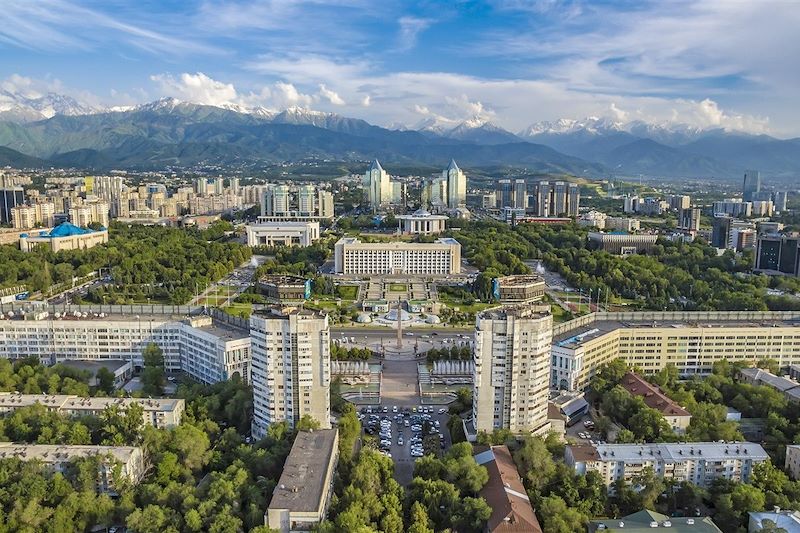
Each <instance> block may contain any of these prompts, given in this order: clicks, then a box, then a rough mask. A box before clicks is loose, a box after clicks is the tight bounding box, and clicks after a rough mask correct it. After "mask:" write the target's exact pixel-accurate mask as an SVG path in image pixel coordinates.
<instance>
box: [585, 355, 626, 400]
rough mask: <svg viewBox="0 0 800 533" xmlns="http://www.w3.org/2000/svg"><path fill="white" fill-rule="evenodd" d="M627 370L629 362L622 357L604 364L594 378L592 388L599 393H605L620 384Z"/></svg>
mask: <svg viewBox="0 0 800 533" xmlns="http://www.w3.org/2000/svg"><path fill="white" fill-rule="evenodd" d="M627 371H628V364H627V363H626V362H625V361H624V360H622V359H614V360H613V361H611V362H609V363H606V364H604V365H603V366H602V367H600V370H599V371H598V372H597V375H595V377H594V378H593V379H592V390H594V392H596V393H597V394H598V395H603V393H605V392H608V391H609V390H611V389H612V388H614V386H615V385H617V384H619V382H620V381H622V376H624V375H625V373H626V372H627Z"/></svg>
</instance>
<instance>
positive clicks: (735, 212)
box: [711, 198, 753, 218]
mask: <svg viewBox="0 0 800 533" xmlns="http://www.w3.org/2000/svg"><path fill="white" fill-rule="evenodd" d="M711 212H712V213H713V214H715V215H718V214H719V215H730V216H732V217H736V218H738V217H749V216H751V215H752V214H753V203H752V202H743V201H741V200H739V199H737V198H729V199H727V200H724V201H722V202H714V203H713V204H712V206H711Z"/></svg>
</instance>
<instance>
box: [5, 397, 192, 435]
mask: <svg viewBox="0 0 800 533" xmlns="http://www.w3.org/2000/svg"><path fill="white" fill-rule="evenodd" d="M134 404H136V405H139V406H141V407H142V409H143V410H144V413H143V414H142V421H143V422H144V423H145V424H147V425H150V426H153V427H157V428H168V427H173V426H177V425H179V424H180V423H181V420H182V418H183V412H184V410H185V409H186V402H185V401H184V400H183V399H181V398H112V397H102V396H93V397H88V398H82V397H80V396H74V395H69V394H21V393H18V392H0V413H10V412H12V411H16V410H17V409H19V408H21V407H29V406H31V405H43V406H44V407H46V408H47V409H48V410H50V411H55V412H58V413H62V414H65V415H68V416H99V415H100V414H102V412H103V411H105V410H106V408H108V407H113V406H116V407H119V408H120V409H127V408H128V407H130V406H131V405H134Z"/></svg>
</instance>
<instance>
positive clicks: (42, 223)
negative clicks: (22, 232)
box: [11, 202, 56, 229]
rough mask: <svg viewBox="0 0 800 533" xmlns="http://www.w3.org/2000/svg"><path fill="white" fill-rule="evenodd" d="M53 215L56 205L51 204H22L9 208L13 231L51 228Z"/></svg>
mask: <svg viewBox="0 0 800 533" xmlns="http://www.w3.org/2000/svg"><path fill="white" fill-rule="evenodd" d="M55 215H56V205H55V204H54V203H53V202H39V203H33V204H30V205H25V204H22V205H17V206H14V207H12V208H11V221H12V226H13V227H14V229H30V228H35V227H45V228H51V227H53V224H54V223H55Z"/></svg>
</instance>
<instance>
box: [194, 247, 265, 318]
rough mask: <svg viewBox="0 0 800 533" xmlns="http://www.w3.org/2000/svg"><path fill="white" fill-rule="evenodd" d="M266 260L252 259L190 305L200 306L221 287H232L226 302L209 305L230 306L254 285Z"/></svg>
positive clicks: (255, 257)
mask: <svg viewBox="0 0 800 533" xmlns="http://www.w3.org/2000/svg"><path fill="white" fill-rule="evenodd" d="M265 259H266V257H264V256H259V255H254V256H253V257H252V258H251V259H249V260H248V261H246V262H244V263H242V264H241V265H239V266H238V267H236V268H235V269H234V270H233V272H231V273H230V274H228V275H227V276H225V277H224V278H222V279H221V280H219V281H217V282H214V283H212V284H211V285H209V286H208V287H207V288H206V290H204V291H203V292H202V293H200V294H199V295H197V296H195V297H194V298H192V300H191V301H190V302H189V305H198V303H199V302H202V301H204V299H205V298H207V297H208V296H209V295H211V294H213V293H214V291H216V290H217V289H219V288H220V287H226V286H227V287H230V295H228V294H227V293H226V294H225V295H224V296H226V298H225V300H223V301H214V302H211V303H210V304H208V305H210V306H211V307H225V306H226V305H228V304H230V303H231V302H232V301H233V300H235V299H236V297H237V296H239V295H240V294H241V293H243V292H244V291H246V290H247V289H248V288H249V287H250V285H252V283H253V276H254V275H255V273H256V269H257V268H258V266H259V265H261V264H262V263H263V262H264V261H265ZM220 296H222V295H217V297H218V298H219V297H220Z"/></svg>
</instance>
